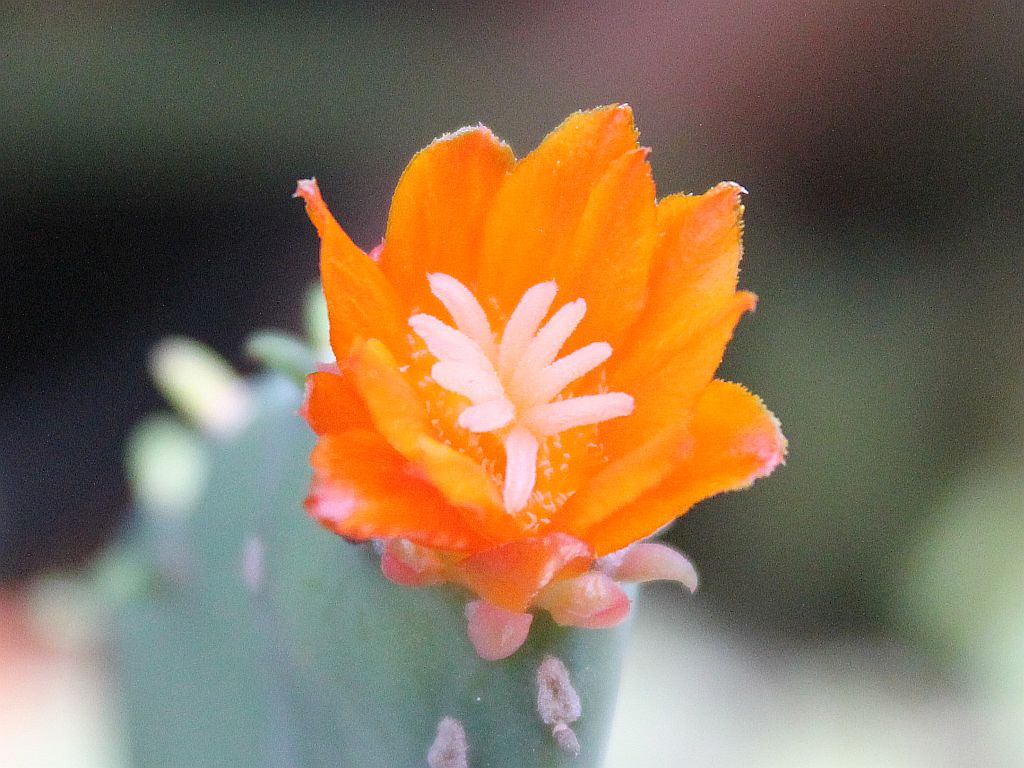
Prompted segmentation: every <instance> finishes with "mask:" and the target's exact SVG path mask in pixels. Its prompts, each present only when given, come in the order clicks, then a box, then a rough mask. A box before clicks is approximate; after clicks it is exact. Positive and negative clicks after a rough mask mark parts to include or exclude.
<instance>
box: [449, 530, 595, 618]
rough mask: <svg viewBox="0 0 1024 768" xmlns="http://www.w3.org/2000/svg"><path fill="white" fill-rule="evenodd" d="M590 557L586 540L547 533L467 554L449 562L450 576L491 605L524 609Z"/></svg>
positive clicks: (579, 568)
mask: <svg viewBox="0 0 1024 768" xmlns="http://www.w3.org/2000/svg"><path fill="white" fill-rule="evenodd" d="M592 561H593V553H592V551H591V549H590V547H589V546H588V545H587V544H585V543H584V542H582V541H580V540H579V539H576V538H573V537H572V536H569V535H567V534H564V533H550V534H547V535H545V536H539V537H536V538H532V539H520V540H519V541H511V542H508V543H507V544H502V545H500V546H498V547H494V548H493V549H489V550H486V551H483V552H478V553H477V554H474V555H470V556H469V557H468V558H466V559H465V560H462V561H461V562H459V563H457V564H456V565H454V566H452V571H451V577H452V579H453V580H455V581H458V582H459V583H460V584H462V585H463V586H465V587H468V588H469V589H471V590H472V591H473V592H475V593H476V594H478V595H479V596H480V597H482V598H484V599H485V600H487V601H488V602H491V603H493V604H494V605H497V606H501V607H502V608H505V609H507V610H509V611H525V610H526V609H527V608H529V607H530V603H531V602H532V601H533V599H534V597H536V595H537V593H538V592H540V590H541V589H543V588H544V587H545V586H547V585H548V584H549V583H550V582H551V581H552V580H553V579H555V578H556V577H560V576H563V575H566V574H568V575H572V574H575V573H580V572H582V571H583V570H585V569H586V568H587V566H588V565H589V564H590V563H591V562H592Z"/></svg>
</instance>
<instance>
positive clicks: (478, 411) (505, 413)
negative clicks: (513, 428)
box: [458, 397, 516, 432]
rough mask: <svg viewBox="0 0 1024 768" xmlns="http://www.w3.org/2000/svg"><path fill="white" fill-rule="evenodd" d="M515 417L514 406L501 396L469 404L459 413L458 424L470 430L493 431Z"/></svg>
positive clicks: (509, 422) (504, 425) (510, 421)
mask: <svg viewBox="0 0 1024 768" xmlns="http://www.w3.org/2000/svg"><path fill="white" fill-rule="evenodd" d="M515 417H516V407H515V406H514V405H512V403H510V402H509V401H508V400H506V399H505V398H504V397H502V398H501V399H500V400H491V401H490V402H487V403H480V404H479V405H471V406H469V408H467V409H466V410H464V411H463V412H462V413H460V414H459V419H458V421H459V426H460V427H463V428H464V429H468V430H469V431H470V432H493V431H494V430H496V429H501V428H502V427H507V426H508V425H509V424H511V423H512V420H513V419H514V418H515Z"/></svg>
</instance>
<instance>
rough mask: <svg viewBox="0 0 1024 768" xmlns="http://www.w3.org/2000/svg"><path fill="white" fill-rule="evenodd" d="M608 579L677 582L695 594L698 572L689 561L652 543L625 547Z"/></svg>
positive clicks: (646, 542) (665, 547) (671, 550)
mask: <svg viewBox="0 0 1024 768" xmlns="http://www.w3.org/2000/svg"><path fill="white" fill-rule="evenodd" d="M609 575H610V576H611V577H612V578H613V579H618V580H619V581H639V582H643V581H678V582H679V583H680V584H682V585H683V586H684V587H686V588H687V589H688V590H690V592H696V591H697V581H698V579H697V569H696V568H694V567H693V563H691V562H690V560H689V558H687V557H686V555H684V554H683V553H682V552H680V551H678V550H676V549H673V548H672V547H670V546H668V545H666V544H659V543H657V542H654V541H642V542H640V543H638V544H634V545H632V546H631V547H627V548H626V549H625V550H624V551H623V553H622V557H621V559H618V563H617V564H616V565H615V566H614V568H613V569H611V570H610V571H609Z"/></svg>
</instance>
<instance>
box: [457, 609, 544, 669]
mask: <svg viewBox="0 0 1024 768" xmlns="http://www.w3.org/2000/svg"><path fill="white" fill-rule="evenodd" d="M466 620H467V622H468V624H467V631H468V634H469V641H470V642H471V643H472V644H473V648H474V649H476V653H477V656H479V657H480V658H481V659H486V660H487V661H498V660H499V659H505V658H508V657H509V656H511V655H512V654H513V653H515V652H516V651H518V650H519V647H520V646H521V645H522V644H523V643H525V642H526V636H527V635H528V634H529V633H530V624H532V623H533V614H531V613H516V612H514V611H506V610H505V609H504V608H499V607H498V606H496V605H493V604H492V603H488V602H487V601H486V600H474V601H473V602H471V603H467V605H466Z"/></svg>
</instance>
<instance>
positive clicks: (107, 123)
mask: <svg viewBox="0 0 1024 768" xmlns="http://www.w3.org/2000/svg"><path fill="white" fill-rule="evenodd" d="M1022 30H1024V5H1022V4H1020V3H1019V2H1017V0H980V1H979V2H975V3H955V2H944V1H943V0H935V1H933V2H928V1H927V0H917V1H916V2H914V1H911V2H902V3H901V2H886V1H885V0H837V2H832V3H812V2H803V1H801V0H782V1H781V2H767V1H766V0H754V1H753V2H741V1H740V0H719V1H717V2H706V3H695V2H670V1H669V0H663V1H661V2H659V1H658V0H650V1H643V2H633V3H628V4H626V3H618V2H612V1H611V0H598V1H597V2H570V3H539V2H538V3H531V2H519V3H505V4H500V6H499V5H498V4H481V3H469V2H466V3H450V4H449V3H435V4H428V3H416V2H411V1H410V2H404V3H402V2H397V3H376V4H368V5H362V4H326V3H324V4H315V3H303V4H287V3H250V4H242V3H237V4H234V3H230V4H221V5H218V6H216V7H215V8H214V7H212V6H211V7H193V6H188V5H185V4H181V3H144V4H139V3H119V2H94V3H73V4H68V5H61V4H52V3H31V2H28V3H15V4H13V5H12V4H7V6H6V10H5V11H4V13H3V20H2V21H0V39H2V45H0V103H2V104H3V109H2V111H0V137H2V141H0V168H2V169H3V171H4V172H3V174H0V198H2V200H0V211H2V214H0V220H2V225H0V226H2V231H0V254H2V255H0V265H2V271H0V276H2V280H0V327H2V328H3V329H4V333H3V336H2V341H0V371H2V376H3V382H2V390H0V580H4V581H7V582H8V583H14V582H19V581H22V580H24V579H26V578H27V577H29V576H31V575H32V574H34V573H38V572H40V571H44V570H50V569H54V568H57V567H62V566H67V565H70V564H75V563H80V562H82V561H84V560H86V559H88V557H89V556H90V555H91V554H92V553H93V552H94V551H95V550H96V548H97V547H100V546H101V545H103V544H104V543H105V542H106V541H108V540H109V538H110V537H111V536H112V535H113V534H114V533H115V531H116V530H117V528H118V525H119V523H120V522H121V520H122V518H123V515H124V510H125V508H126V506H127V495H126V489H125V483H124V479H123V477H122V468H121V466H122V465H121V457H122V454H123V450H124V441H125V438H126V435H127V434H128V433H129V431H130V429H131V428H132V425H133V424H134V423H135V422H137V421H138V420H139V418H140V417H142V416H143V415H144V414H146V413H147V412H150V411H152V410H153V409H155V408H157V407H160V405H161V404H160V400H159V398H158V396H157V394H156V392H155V390H154V389H153V387H152V385H151V384H150V382H149V380H148V378H147V374H146V371H145V360H146V353H147V350H148V349H149V348H150V347H151V346H152V345H153V343H154V342H156V341H157V340H158V339H160V338H161V337H163V336H165V335H168V334H172V333H181V334H186V335H189V336H193V337H197V338H199V339H201V340H204V341H206V342H208V343H210V344H211V345H212V346H214V347H215V348H216V349H217V350H219V351H220V352H221V353H223V354H224V355H225V356H226V357H228V358H229V359H230V360H232V361H233V362H234V363H236V364H237V365H239V366H240V367H242V368H243V369H244V368H245V366H246V365H247V363H246V361H245V360H244V357H243V355H242V344H243V340H244V338H245V336H246V335H247V334H248V333H249V332H251V331H252V330H253V329H255V328H257V327H267V326H273V327H281V328H285V329H291V330H297V329H298V328H299V326H300V324H301V302H302V298H303V296H304V293H305V291H306V289H307V288H308V286H309V285H310V284H311V283H312V282H313V281H314V280H315V278H316V242H315V238H314V236H313V233H312V231H311V228H310V226H309V224H308V222H307V220H306V218H305V216H304V215H303V212H302V209H301V206H300V205H298V204H297V203H295V202H294V201H292V200H290V199H289V195H290V193H291V192H292V190H293V188H294V180H295V179H296V178H300V177H305V176H310V175H316V176H317V177H318V178H319V180H320V183H321V186H322V188H323V189H324V190H325V194H326V195H327V196H328V199H329V201H330V203H331V206H332V208H333V209H334V210H335V211H336V212H337V213H338V215H339V218H340V219H341V220H342V222H343V223H344V224H345V226H346V227H347V228H348V230H349V231H350V232H351V233H352V235H353V236H354V238H355V239H356V241H357V242H358V243H360V244H361V245H363V246H366V247H370V246H372V245H374V244H375V243H376V242H377V241H378V239H379V237H380V235H381V233H382V231H383V226H384V219H385V216H386V212H387V207H388V202H389V196H390V192H391V190H392V188H393V186H394V184H395V182H396V181H397V178H398V176H399V174H400V172H401V170H402V167H403V166H404V164H405V162H406V161H407V160H408V158H409V157H410V156H411V155H412V153H413V152H414V151H415V150H416V149H418V148H419V147H421V146H423V145H425V144H426V143H428V142H429V141H430V140H431V139H432V138H433V137H435V136H437V135H439V134H441V133H443V132H445V131H448V130H451V129H454V128H456V127H459V126H461V125H464V124H470V123H477V122H483V123H485V124H487V125H489V126H490V127H491V128H493V129H494V130H495V132H497V133H498V134H499V135H500V136H502V137H504V138H505V139H507V140H508V141H509V142H510V143H511V144H512V146H513V147H514V148H515V149H516V151H517V153H519V154H524V153H525V152H526V151H528V150H529V149H530V148H531V147H533V146H535V145H536V143H537V142H538V141H539V140H540V139H541V138H542V136H543V135H544V133H545V132H546V131H548V130H549V129H550V128H552V127H554V126H555V125H556V124H557V123H558V122H560V121H561V120H562V119H563V118H564V117H565V116H566V115H567V114H568V113H569V112H571V111H573V110H575V109H578V108H582V107H589V106H594V105H598V104H603V103H608V102H612V101H628V102H629V103H630V104H632V106H633V108H634V110H635V112H636V116H637V120H638V124H639V127H640V130H641V140H642V142H643V143H644V144H646V145H648V146H651V147H653V149H654V151H653V154H652V156H651V160H652V163H653V165H654V169H655V176H656V180H657V183H658V186H659V190H660V193H661V194H668V193H670V192H674V191H678V190H685V191H693V192H700V191H703V190H704V189H706V188H708V187H709V186H711V185H713V184H714V183H716V182H717V181H719V180H723V179H729V180H736V181H739V182H741V183H742V184H744V185H745V186H746V187H747V188H748V189H749V190H750V195H749V197H748V198H747V217H746V238H745V246H746V255H745V259H744V271H743V276H742V284H743V285H744V286H745V287H747V288H749V289H751V290H753V291H755V292H756V293H758V294H759V295H760V297H761V303H760V307H759V309H758V311H757V313H756V314H755V315H754V316H753V317H750V318H748V319H746V320H745V321H744V322H743V324H742V325H741V327H740V330H739V333H738V335H737V338H736V340H735V341H734V343H733V344H732V346H731V347H730V350H729V353H728V355H727V358H726V362H725V365H724V369H723V375H724V376H726V377H729V378H735V379H737V380H739V381H743V382H746V383H748V384H749V385H750V386H751V388H752V389H753V390H754V391H756V392H758V393H759V394H761V395H762V396H763V397H764V399H765V401H766V402H767V403H768V404H769V405H770V406H771V407H772V408H773V410H775V412H776V413H777V414H778V415H779V417H780V418H781V420H782V423H783V425H784V427H785V430H786V433H787V435H788V437H789V438H790V443H791V456H790V459H789V465H788V466H787V467H785V468H784V469H783V470H781V471H780V472H778V473H777V474H776V476H774V477H772V478H771V479H770V480H767V481H763V482H762V483H760V484H759V485H758V486H757V487H756V488H755V490H754V491H752V492H749V493H744V494H736V495H732V496H727V497H723V498H719V499H715V500H712V501H710V502H706V503H704V504H702V505H700V506H699V507H698V508H697V509H696V510H695V511H694V512H692V513H691V514H690V515H689V516H687V517H686V518H684V520H683V521H682V522H681V523H679V524H678V525H677V526H676V528H675V529H674V531H673V533H672V540H673V541H674V542H675V543H677V544H679V545H680V546H681V547H683V548H684V549H685V550H687V551H688V552H689V553H690V554H691V555H692V556H693V557H694V559H695V560H696V562H697V563H698V565H699V566H700V568H701V572H702V576H703V584H704V586H703V593H702V597H701V598H700V600H701V603H700V605H701V606H702V611H704V612H706V614H707V615H710V616H712V617H713V622H714V623H715V625H716V626H721V627H727V628H731V629H732V630H735V631H737V632H738V633H739V634H740V635H744V636H750V637H759V638H764V637H772V638H774V639H773V640H772V642H773V643H779V644H780V645H781V647H792V646H794V645H795V646H796V647H800V648H806V647H808V646H809V645H810V646H813V647H820V646H821V644H822V643H828V642H834V641H836V640H837V639H839V640H845V639H848V638H853V639H855V640H856V641H857V642H867V643H882V644H889V643H893V644H896V645H899V646H900V647H901V648H902V647H909V648H910V649H912V650H911V654H912V656H913V658H914V659H916V660H917V661H915V662H914V663H915V664H917V663H919V664H921V665H923V666H924V667H925V669H930V670H934V674H935V675H937V676H938V677H939V678H941V679H946V680H952V681H954V682H955V681H957V680H961V679H962V678H965V679H968V680H969V681H974V682H970V684H969V686H968V687H970V688H971V690H975V688H980V689H983V690H988V688H986V687H985V684H983V683H982V682H977V681H983V680H986V679H988V678H987V677H986V675H990V674H991V675H993V676H994V677H995V679H997V680H999V681H1001V683H1005V682H1006V681H1007V680H1010V681H1011V683H1012V680H1013V679H1014V678H1012V676H1013V675H1016V674H1020V675H1021V677H1020V679H1019V682H1020V683H1021V684H1020V687H1019V688H1016V687H1014V685H1013V684H1011V685H1010V688H1011V690H1016V691H1017V693H1018V694H1020V695H1019V699H1013V701H1016V702H1018V703H1019V704H1020V705H1021V707H1022V708H1021V710H1020V712H1024V670H1022V669H1021V667H1020V665H1019V664H1018V665H1017V666H1011V667H1001V666H999V664H1000V663H1001V662H999V661H998V659H997V660H996V661H995V662H992V661H991V658H990V656H991V654H989V655H985V656H983V657H982V658H981V659H980V660H977V659H974V658H973V657H972V656H971V654H972V653H973V652H974V651H976V650H977V648H978V647H979V645H985V643H984V642H983V641H982V640H981V639H979V638H985V637H990V636H991V632H990V629H991V627H1003V628H1004V629H1005V627H1006V626H1007V623H1006V622H1007V620H1008V619H1007V617H1010V618H1012V617H1015V616H1016V617H1019V616H1024V601H1022V600H1021V598H1020V596H1019V595H1020V594H1022V593H1024V581H1022V577H1021V575H1020V571H1021V569H1019V568H1016V567H1012V565H1011V563H1015V562H1016V561H1015V560H1014V558H1015V557H1016V558H1019V550H1014V549H1013V548H1009V552H1007V545H1006V542H1007V541H1012V542H1020V543H1021V544H1022V545H1024V534H1022V533H1021V527H1022V526H1021V522H1022V519H1024V518H1022V515H1024V502H1022V498H1024V488H1022V486H1021V483H1020V482H1019V478H1020V476H1021V474H1022V468H1024V447H1022V440H1024V311H1022V304H1021V300H1020V293H1021V288H1022V287H1024V278H1022V270H1021V246H1022V244H1024V236H1022V232H1021V225H1020V221H1021V219H1020V203H1019V197H1020V193H1019V189H1020V184H1021V180H1022V179H1024V66H1022V62H1024V45H1022ZM961 545H962V546H961ZM1008 558H1009V559H1008ZM1000 579H1001V581H1000ZM1017 587H1020V588H1021V589H1017ZM958 590H959V591H958ZM993 595H995V596H996V597H997V598H998V599H996V597H993ZM965 606H971V608H970V610H968V609H967V608H966V607H965ZM985 622H989V623H988V624H986V623H985ZM1011 623H1012V622H1011ZM1021 624H1024V621H1018V622H1017V623H1016V624H1015V625H1014V626H1017V628H1018V630H1019V631H1018V630H1014V631H1017V634H1013V632H1010V635H1007V636H1008V637H1010V640H1009V641H1007V642H1010V646H1006V644H1005V643H1004V642H1003V641H1004V640H1005V637H1004V634H1005V633H1004V634H1001V635H999V638H1000V640H999V643H996V645H998V646H999V647H1000V648H1004V646H1005V647H1007V648H1012V649H1015V650H1012V652H1011V651H1005V648H1004V651H1003V652H1004V655H1006V654H1008V656H1007V658H1009V656H1014V654H1016V655H1015V656H1014V658H1018V657H1021V656H1024V627H1021ZM992 631H995V630H992ZM1013 638H1016V640H1013ZM1018 640H1019V641H1020V645H1013V643H1015V642H1017V641H1018ZM1000 643H1001V644H1000ZM985 647H988V646H985ZM986 653H987V652H986ZM997 655H998V654H997ZM1000 658H1002V657H1000ZM990 662H991V663H994V664H995V665H996V666H995V667H994V668H993V667H991V664H990ZM979 669H980V670H982V672H978V670H979ZM928 674H931V673H928ZM975 683H977V684H976V685H975ZM996 687H998V685H997V686H996ZM1001 700H1002V699H1001ZM1014 711H1016V710H1014ZM1022 750H1024V748H1022ZM1021 754H1022V755H1024V751H1022V752H1021ZM950 764H951V765H952V764H959V763H950Z"/></svg>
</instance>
